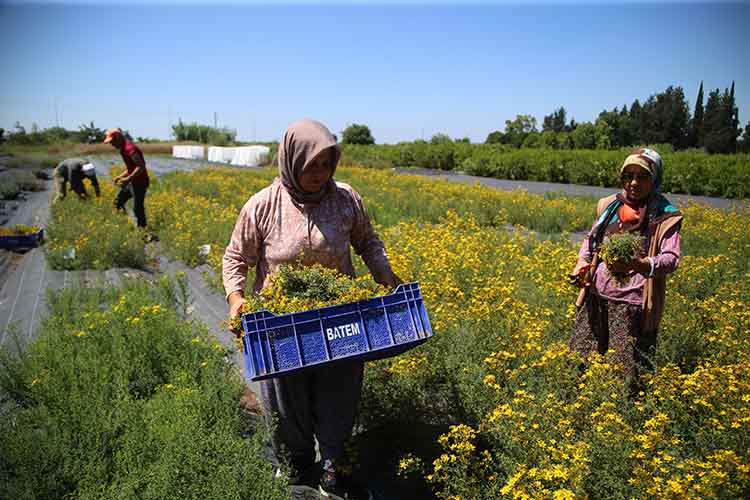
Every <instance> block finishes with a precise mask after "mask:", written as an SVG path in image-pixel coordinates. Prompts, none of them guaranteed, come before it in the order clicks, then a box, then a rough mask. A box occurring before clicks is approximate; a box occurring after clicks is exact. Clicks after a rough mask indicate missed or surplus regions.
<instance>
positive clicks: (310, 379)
mask: <svg viewBox="0 0 750 500" xmlns="http://www.w3.org/2000/svg"><path fill="white" fill-rule="evenodd" d="M340 156H341V151H340V149H339V146H338V145H337V144H336V138H335V137H334V136H333V135H332V134H331V133H330V132H329V131H328V129H327V128H326V127H325V126H324V125H322V124H320V123H318V122H316V121H313V120H302V121H299V122H296V123H294V124H292V125H290V126H289V128H288V129H287V131H286V133H285V134H284V137H283V138H282V140H281V143H280V144H279V154H278V158H279V160H278V161H279V177H278V178H276V179H275V180H274V181H273V182H272V183H271V185H270V186H268V187H266V188H265V189H263V190H261V191H259V192H258V193H256V194H254V195H253V196H252V197H251V198H250V199H249V200H248V202H247V203H245V206H244V207H243V208H242V211H241V212H240V215H239V218H238V219H237V223H236V225H235V227H234V231H233V232H232V237H231V241H230V243H229V246H227V248H226V251H225V252H224V259H223V279H224V288H225V290H226V294H227V302H228V304H229V316H230V318H232V317H235V316H237V315H238V314H239V311H240V308H241V306H242V304H243V303H244V302H245V299H244V290H245V281H246V278H247V272H248V269H250V268H255V282H254V285H253V289H254V290H255V291H259V290H261V289H263V288H264V287H265V286H266V285H267V284H268V277H269V276H270V275H271V274H273V273H274V272H275V271H276V270H278V268H279V266H281V265H282V264H286V263H292V262H299V261H300V259H301V261H302V264H303V265H313V264H322V265H324V266H326V267H329V268H332V269H337V270H338V271H340V272H342V273H345V274H348V275H352V276H353V275H354V267H353V265H352V261H351V256H350V247H353V248H354V250H355V251H356V252H357V253H358V254H359V255H360V256H361V257H362V259H363V260H364V262H365V264H366V265H367V267H368V268H369V270H370V272H371V273H372V274H373V277H374V278H375V281H377V282H378V283H380V284H382V285H385V286H388V287H391V288H395V287H396V286H397V285H398V284H399V283H400V282H401V281H400V279H399V278H398V277H397V276H396V275H395V274H394V273H393V271H392V270H391V266H390V264H389V262H388V257H387V255H386V252H385V248H384V246H383V243H382V241H381V240H380V238H378V235H377V234H376V233H375V231H374V230H373V228H372V225H371V224H370V219H369V218H368V216H367V212H366V211H365V208H364V204H363V203H362V199H361V198H360V196H359V194H358V193H357V192H356V191H355V190H354V189H352V188H351V186H349V185H347V184H343V183H340V182H335V181H334V180H333V174H334V173H335V171H336V165H337V163H338V161H339V158H340ZM362 375H363V363H362V362H350V363H342V364H339V365H336V366H333V367H324V368H320V369H313V370H308V371H304V372H301V373H297V374H292V375H287V376H284V377H279V378H274V379H270V380H264V381H261V382H260V387H261V390H260V392H261V394H260V397H261V400H262V403H263V408H264V413H265V415H266V417H267V418H268V419H269V420H273V421H274V424H275V428H274V432H273V436H272V448H273V450H272V455H273V457H272V461H274V462H275V463H277V464H278V461H279V459H281V458H282V457H281V456H279V455H280V453H281V451H282V450H284V451H285V452H286V454H287V455H288V457H286V458H288V459H289V461H290V462H291V465H292V467H293V468H294V469H295V470H296V471H297V472H298V473H303V472H304V471H305V470H306V469H310V468H311V467H312V466H313V465H314V461H315V446H314V445H315V439H317V441H318V444H319V447H320V454H321V458H322V465H323V471H322V477H321V479H320V485H319V488H320V494H321V495H323V496H325V497H331V498H337V496H338V497H341V498H343V497H347V498H357V497H361V496H364V498H368V496H367V495H364V494H362V492H356V491H354V490H353V488H351V487H348V486H347V485H345V484H342V483H341V481H340V478H339V477H338V476H337V474H336V461H337V460H339V459H340V458H341V456H342V454H343V448H344V440H345V439H346V437H348V436H349V435H350V434H351V430H352V426H353V424H354V417H355V413H356V411H357V406H358V404H359V398H360V394H361V389H362ZM291 482H292V483H294V482H296V481H295V478H294V477H293V478H292V480H291Z"/></svg>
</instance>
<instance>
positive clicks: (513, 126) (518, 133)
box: [504, 115, 536, 148]
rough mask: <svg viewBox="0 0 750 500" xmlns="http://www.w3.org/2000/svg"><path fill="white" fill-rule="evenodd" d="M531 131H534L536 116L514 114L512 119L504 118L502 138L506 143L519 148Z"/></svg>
mask: <svg viewBox="0 0 750 500" xmlns="http://www.w3.org/2000/svg"><path fill="white" fill-rule="evenodd" d="M531 132H536V118H534V117H533V116H531V115H516V118H515V119H514V120H505V135H504V138H505V140H506V142H507V143H508V144H513V145H514V146H515V147H517V148H520V147H521V146H522V145H523V142H524V141H525V140H526V136H528V135H529V134H530V133H531Z"/></svg>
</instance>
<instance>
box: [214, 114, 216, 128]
mask: <svg viewBox="0 0 750 500" xmlns="http://www.w3.org/2000/svg"><path fill="white" fill-rule="evenodd" d="M214 128H216V111H214Z"/></svg>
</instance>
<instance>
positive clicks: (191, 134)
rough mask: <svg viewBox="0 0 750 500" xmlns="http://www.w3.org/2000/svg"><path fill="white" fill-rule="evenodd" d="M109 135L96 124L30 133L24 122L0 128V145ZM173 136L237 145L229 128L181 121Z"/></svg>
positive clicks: (95, 138)
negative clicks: (76, 128)
mask: <svg viewBox="0 0 750 500" xmlns="http://www.w3.org/2000/svg"><path fill="white" fill-rule="evenodd" d="M104 133H105V131H104V130H103V129H101V128H99V127H97V126H96V125H94V122H93V121H92V122H90V123H89V124H85V123H84V124H82V125H80V126H79V127H78V130H68V129H66V128H64V127H50V128H46V129H40V128H39V127H38V126H37V125H36V124H33V125H32V126H31V130H30V131H27V130H26V128H25V127H24V126H23V125H21V123H20V122H16V124H15V126H14V128H13V130H10V131H7V133H6V130H4V129H1V128H0V143H1V142H8V143H9V144H14V145H35V144H53V143H56V142H80V143H84V144H94V143H98V142H102V141H103V140H104ZM123 133H124V134H125V136H126V137H128V138H129V139H131V140H132V137H131V136H130V133H129V132H128V131H127V130H123ZM172 134H173V135H174V138H175V140H177V141H195V142H201V143H204V144H215V145H217V146H225V145H227V144H231V143H233V142H235V139H236V137H237V131H236V130H234V129H230V128H226V127H211V126H208V125H200V124H198V123H183V121H182V120H179V121H178V122H177V123H176V124H174V125H172ZM136 140H137V141H138V142H154V141H155V140H156V139H148V138H145V137H137V138H136Z"/></svg>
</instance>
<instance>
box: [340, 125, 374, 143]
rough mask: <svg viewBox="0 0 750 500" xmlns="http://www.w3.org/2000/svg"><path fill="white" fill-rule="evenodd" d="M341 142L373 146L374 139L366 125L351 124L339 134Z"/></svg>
mask: <svg viewBox="0 0 750 500" xmlns="http://www.w3.org/2000/svg"><path fill="white" fill-rule="evenodd" d="M341 142H342V143H344V144H375V138H374V137H373V136H372V132H370V127H368V126H367V125H363V124H358V123H352V124H351V125H349V126H348V127H346V128H345V129H344V131H343V132H341Z"/></svg>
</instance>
